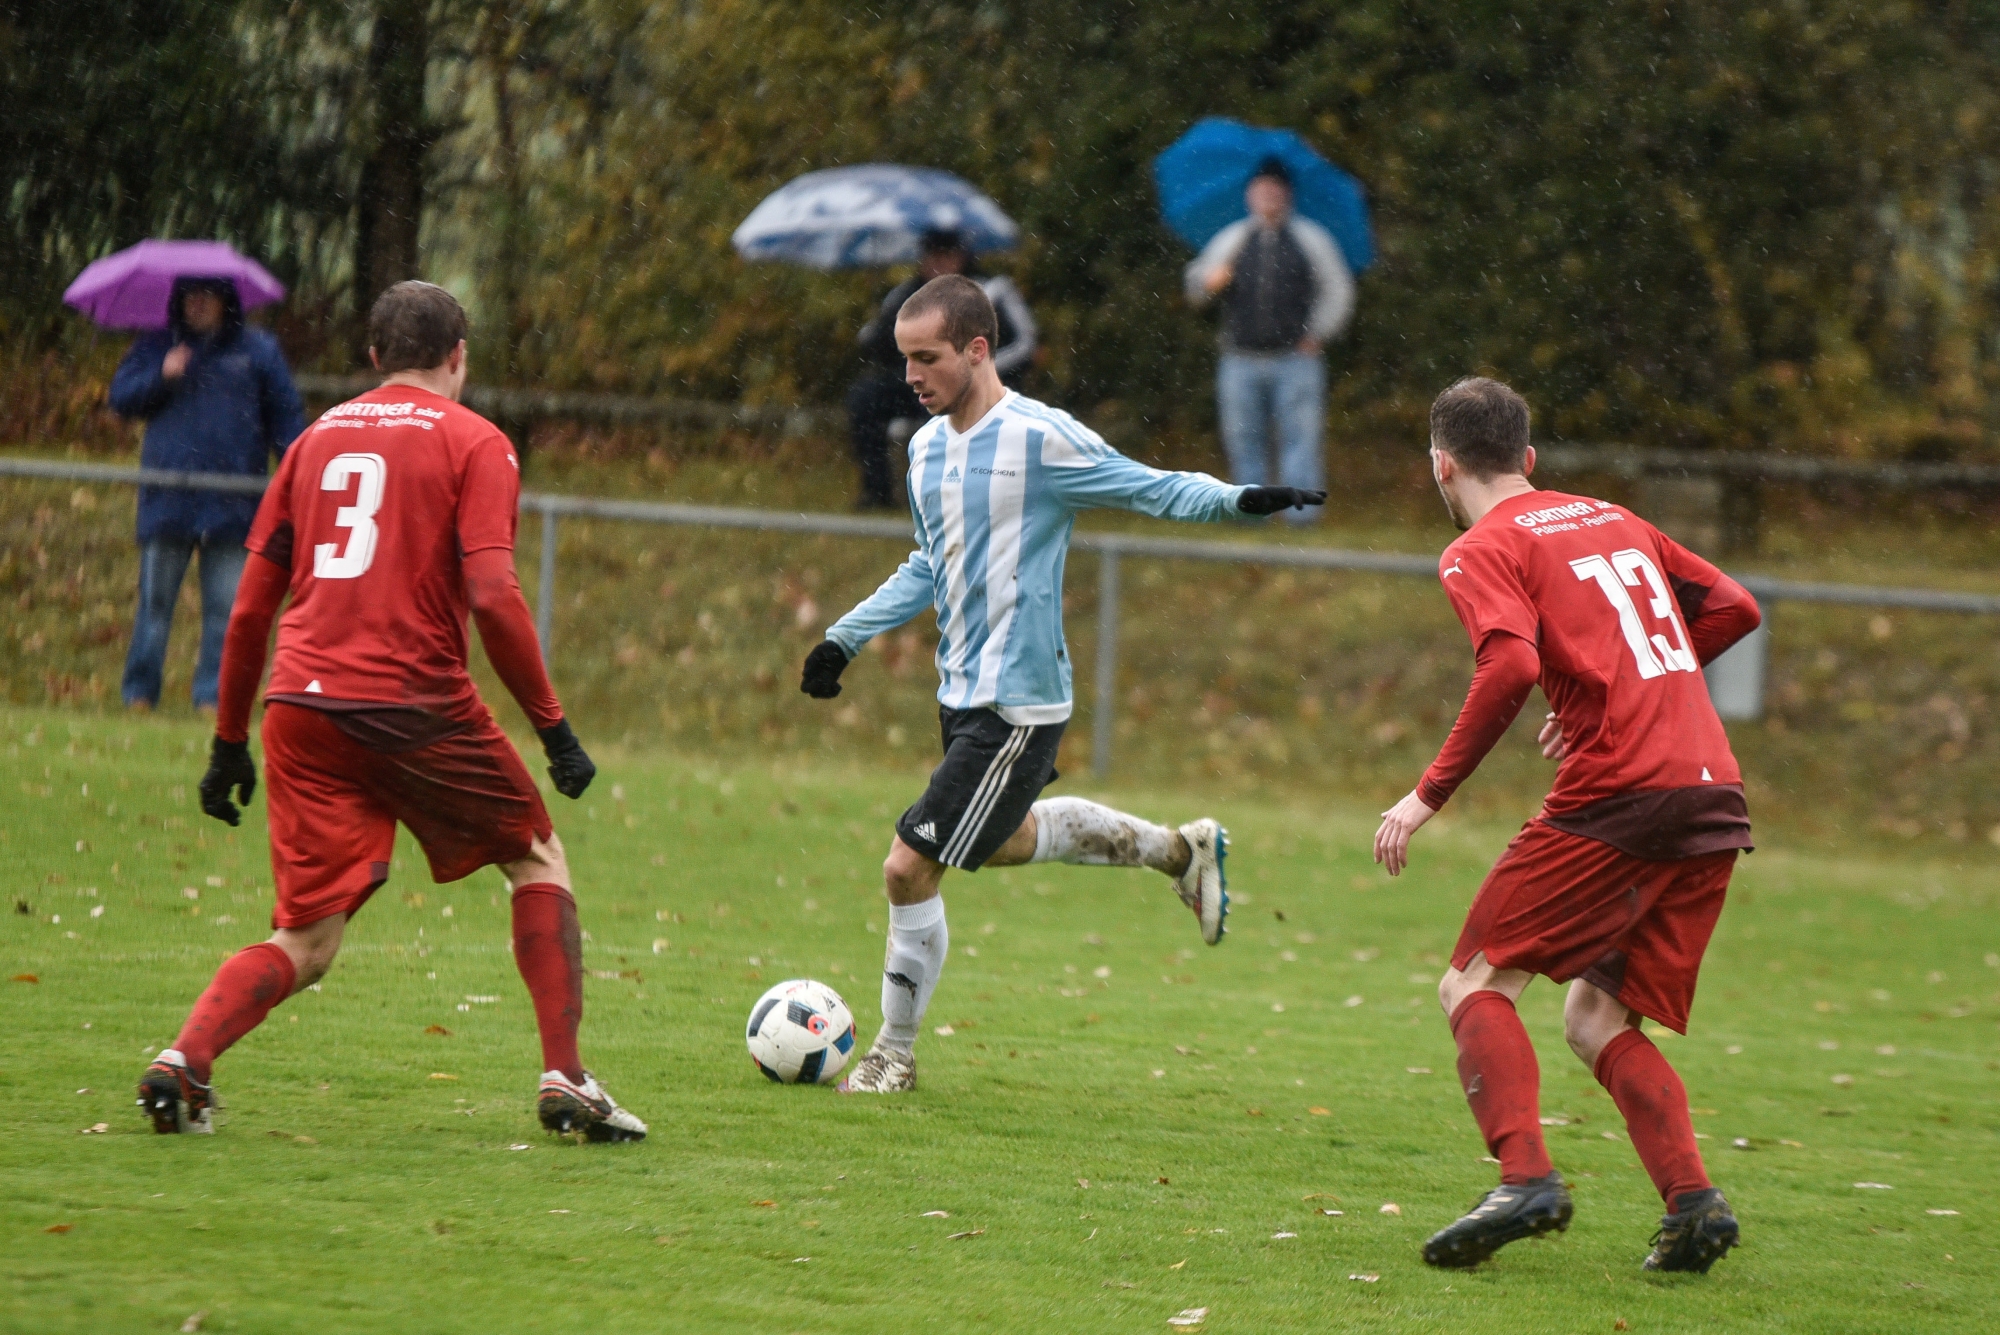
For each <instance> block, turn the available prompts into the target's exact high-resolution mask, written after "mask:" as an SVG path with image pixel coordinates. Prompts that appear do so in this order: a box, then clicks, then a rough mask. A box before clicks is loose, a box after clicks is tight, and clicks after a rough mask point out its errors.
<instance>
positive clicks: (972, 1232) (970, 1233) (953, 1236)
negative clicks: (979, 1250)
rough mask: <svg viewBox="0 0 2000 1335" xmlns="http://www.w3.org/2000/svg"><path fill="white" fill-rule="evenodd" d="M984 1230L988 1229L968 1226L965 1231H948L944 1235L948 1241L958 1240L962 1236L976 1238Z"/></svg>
mask: <svg viewBox="0 0 2000 1335" xmlns="http://www.w3.org/2000/svg"><path fill="white" fill-rule="evenodd" d="M984 1232H986V1230H985V1229H983V1228H968V1229H967V1230H965V1232H963V1233H947V1234H945V1235H944V1240H945V1241H946V1242H957V1241H958V1240H959V1239H960V1238H976V1237H978V1236H980V1235H981V1234H983V1233H984Z"/></svg>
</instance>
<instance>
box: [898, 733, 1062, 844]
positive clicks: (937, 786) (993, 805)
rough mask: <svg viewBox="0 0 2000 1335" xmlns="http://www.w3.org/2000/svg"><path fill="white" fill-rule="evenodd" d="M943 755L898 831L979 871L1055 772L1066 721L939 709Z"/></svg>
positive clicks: (905, 839) (911, 841) (904, 838)
mask: <svg viewBox="0 0 2000 1335" xmlns="http://www.w3.org/2000/svg"><path fill="white" fill-rule="evenodd" d="M938 726H939V730H940V731H941V732H942V734H943V737H944V760H943V761H942V762H940V763H939V765H938V767H937V768H936V769H934V770H932V771H931V782H930V787H928V788H926V789H924V795H923V796H922V797H920V798H918V799H917V800H916V804H915V805H913V806H912V807H911V808H910V809H909V810H908V811H905V812H904V813H903V815H902V819H900V820H898V821H897V822H896V835H897V837H898V838H900V839H901V840H902V841H903V842H904V843H906V844H908V845H909V846H910V847H911V848H914V849H916V850H917V851H918V852H919V853H922V854H923V855H924V856H925V857H927V858H933V859H935V860H937V861H939V862H942V863H944V864H945V865H946V866H947V867H957V868H960V869H961V870H964V871H978V870H979V869H980V867H982V866H984V865H985V863H986V859H988V858H990V857H992V856H993V854H994V852H995V851H996V850H998V849H999V847H1000V845H1002V844H1004V843H1006V842H1007V840H1008V839H1009V838H1011V837H1012V836H1013V834H1014V831H1016V830H1018V829H1020V828H1021V822H1022V821H1024V820H1026V819H1027V818H1028V808H1029V807H1031V806H1033V805H1034V804H1035V799H1036V798H1037V797H1040V796H1041V793H1042V789H1044V788H1046V787H1047V786H1048V785H1049V784H1050V783H1052V782H1054V780H1055V777H1056V747H1057V745H1058V744H1060V743H1061V741H1062V735H1063V728H1064V726H1065V725H1064V724H1061V723H1045V724H1041V725H1039V726H1029V725H1016V724H1012V723H1009V722H1008V721H1007V720H1006V719H1003V718H1001V717H1000V715H999V714H997V713H995V712H994V711H993V710H991V709H943V708H940V709H939V710H938Z"/></svg>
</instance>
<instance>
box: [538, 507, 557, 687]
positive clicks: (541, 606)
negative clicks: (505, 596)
mask: <svg viewBox="0 0 2000 1335" xmlns="http://www.w3.org/2000/svg"><path fill="white" fill-rule="evenodd" d="M555 629H556V507H555V506H554V505H552V504H550V503H549V502H547V501H543V502H542V583H541V589H540V591H539V592H538V593H537V594H536V595H535V635H536V636H537V637H538V638H539V639H540V640H541V642H542V665H543V666H544V667H546V666H548V662H549V652H550V648H551V645H550V641H551V640H553V639H554V637H555Z"/></svg>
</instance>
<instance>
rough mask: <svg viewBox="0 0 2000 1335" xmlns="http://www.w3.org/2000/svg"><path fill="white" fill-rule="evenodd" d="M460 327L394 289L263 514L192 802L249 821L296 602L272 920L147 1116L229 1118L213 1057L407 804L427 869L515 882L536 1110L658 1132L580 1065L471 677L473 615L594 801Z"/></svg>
mask: <svg viewBox="0 0 2000 1335" xmlns="http://www.w3.org/2000/svg"><path fill="white" fill-rule="evenodd" d="M465 333H466V318H465V312H464V311H463V310H462V309H461V308H460V307H459V304H458V302H457V301H455V300H453V298H452V296H451V294H450V293H448V292H446V291H445V290H444V289H443V288H441V287H436V286H434V285H432V284H430V283H419V282H407V283H398V284H396V285H395V286H394V287H392V288H390V289H389V290H388V291H387V292H385V293H383V294H382V296H381V297H380V298H379V299H378V300H377V301H376V302H375V305H374V308H373V309H372V310H371V311H370V312H369V317H368V334H369V342H370V344H371V346H370V348H369V350H368V352H369V357H370V359H371V360H373V361H374V363H375V366H376V368H377V369H378V370H381V371H383V372H385V373H387V375H386V379H384V381H383V382H382V386H381V388H379V389H376V390H372V391H370V392H369V393H367V394H363V395H362V396H361V397H359V398H357V399H354V400H352V401H351V402H348V403H343V404H341V405H340V406H339V407H336V408H333V409H331V410H329V411H328V412H327V413H326V414H325V415H324V416H323V417H321V418H320V419H319V420H318V421H317V422H315V423H314V424H313V425H312V426H311V427H309V428H307V430H306V432H305V434H304V435H302V436H300V437H299V438H298V440H297V441H296V442H295V443H294V444H293V445H292V447H291V448H290V449H289V450H287V451H286V453H285V458H284V462H283V463H282V464H281V465H280V466H279V469H278V474H277V477H276V478H274V479H273V480H272V483H271V487H270V490H268V491H267V492H266V493H265V494H264V500H263V503H262V505H261V506H260V507H259V508H258V511H257V520H256V523H255V525H254V526H253V527H252V529H251V533H250V538H249V542H248V546H249V548H250V551H251V553H252V555H251V557H250V562H249V565H248V566H247V567H246V569H245V570H244V574H243V581H242V585H241V588H240V589H239V591H238V593H237V596H236V604H235V607H234V608H233V609H232V611H231V613H230V618H229V632H228V635H227V636H226V637H225V640H224V647H223V664H222V687H221V700H220V702H219V705H218V708H217V716H216V727H215V742H214V746H213V749H212V752H211V758H210V761H209V767H208V772H207V773H206V774H205V775H204V776H203V777H202V781H201V808H202V810H203V811H204V812H206V813H207V814H208V815H211V816H214V817H215V818H217V819H218V820H225V821H228V822H229V823H230V824H231V825H234V824H236V823H237V820H238V812H237V808H236V805H235V802H232V801H231V800H230V795H231V792H232V790H234V793H235V798H236V801H237V802H244V803H247V802H248V801H249V800H250V795H251V793H252V792H253V791H254V790H255V788H256V785H257V771H256V768H255V766H254V765H253V764H252V763H251V760H250V748H249V727H250V707H251V704H252V702H253V698H254V697H255V695H256V692H257V685H258V682H259V681H260V680H261V678H262V677H263V674H264V658H265V652H266V648H267V645H268V643H269V639H270V633H271V620H272V618H273V616H274V615H275V614H276V613H277V611H278V608H279V605H280V604H281V603H283V602H284V601H285V598H286V595H287V594H289V595H290V599H291V601H290V605H289V606H288V607H286V609H285V614H284V617H283V618H282V620H280V621H279V623H278V647H277V654H276V656H275V661H274V662H273V664H272V668H271V683H270V687H269V690H268V692H267V694H266V695H265V703H266V707H265V710H264V727H263V737H264V763H265V775H266V778H267V779H268V780H269V782H270V807H271V813H270V824H271V867H272V875H273V878H274V880H275V883H276V887H277V907H276V909H275V910H274V911H273V913H272V915H271V918H272V925H273V926H274V927H275V928H276V929H277V930H276V931H275V933H274V934H273V935H272V936H271V939H270V940H268V941H263V942H259V943H258V944H256V945H254V946H250V947H248V948H246V949H244V950H242V951H239V952H238V953H237V954H235V955H234V956H232V957H230V959H229V960H228V961H227V962H226V963H224V964H223V966H222V968H221V969H220V970H219V971H218V972H217V973H216V975H215V980H214V981H213V982H211V983H210V984H209V986H208V990H207V991H205V992H203V993H202V995H201V999H200V1000H198V1001H197V1002H196V1003H195V1006H194V1010H193V1012H192V1013H191V1014H190V1015H189V1016H188V1019H187V1023H186V1025H185V1026H183V1027H182V1029H181V1032H180V1037H179V1038H177V1039H176V1040H175V1041H174V1046H173V1047H172V1048H169V1049H167V1050H166V1051H164V1052H162V1053H160V1055H159V1056H158V1057H156V1058H155V1059H154V1061H153V1063H152V1066H151V1067H150V1068H149V1069H148V1070H147V1072H146V1075H145V1078H144V1079H143V1080H141V1081H140V1084H139V1103H140V1106H141V1107H142V1108H144V1109H145V1111H146V1113H147V1115H148V1116H150V1117H151V1118H152V1121H153V1129H154V1130H156V1131H160V1132H177V1131H204V1132H205V1131H212V1130H213V1129H214V1127H213V1122H212V1121H211V1119H210V1116H209V1112H210V1105H211V1103H212V1099H213V1095H212V1093H211V1089H210V1068H211V1066H212V1064H213V1062H214V1061H215V1059H216V1057H218V1056H219V1055H221V1053H222V1052H223V1051H224V1050H225V1049H227V1048H228V1047H229V1046H230V1045H231V1044H232V1043H234V1042H236V1040H238V1039H239V1038H241V1037H243V1035H245V1034H246V1033H248V1032H249V1031H250V1030H252V1029H254V1028H255V1027H256V1026H257V1025H258V1024H260V1023H262V1022H263V1020H264V1017H265V1016H266V1015H268V1014H269V1013H270V1012H271V1010H272V1008H274V1007H275V1006H277V1005H278V1003H280V1002H281V1001H283V1000H284V999H285V998H286V997H288V996H290V995H291V994H292V993H294V992H296V991H298V990H299V989H300V988H302V987H307V986H310V985H311V984H312V983H313V982H315V981H317V980H318V979H319V978H320V977H321V976H322V975H323V974H325V973H326V971H327V968H328V966H330V965H331V964H332V963H333V957H334V955H335V953H336V952H338V951H339V949H340V941H341V935H342V933H343V931H344V930H345V929H346V925H347V921H348V919H349V918H351V917H352V916H353V915H354V914H355V913H356V912H358V911H359V910H360V908H361V906H362V905H363V904H365V903H367V902H368V897H369V896H370V895H372V894H374V893H375V891H376V890H377V889H378V888H379V887H380V886H381V885H382V883H383V882H384V881H385V880H387V879H388V875H389V856H390V852H391V850H392V849H393V847H394V845H395V836H396V822H397V821H401V822H402V823H403V824H404V825H406V826H408V827H409V829H410V832H411V833H412V834H414V835H415V836H416V837H417V841H418V842H419V843H420V844H422V845H423V849H424V854H425V856H426V857H427V858H428V859H429V861H430V866H431V875H432V876H433V877H434V878H435V879H436V880H437V881H439V882H445V881H456V880H458V879H460V878H462V877H465V876H469V875H471V874H472V873H473V872H474V871H477V870H478V869H479V868H481V867H486V866H495V865H497V866H498V867H499V868H500V869H501V871H502V872H503V873H505V875H506V877H507V882H508V885H509V886H510V887H511V888H512V891H513V931H514V942H513V946H514V961H515V964H516V965H517V966H518V967H519V968H520V971H521V976H522V978H523V979H524V980H526V982H527V985H528V991H529V993H530V995H531V996H532V997H533V999H534V1005H535V1022H536V1025H537V1026H538V1027H539V1029H540V1030H541V1038H542V1061H543V1065H544V1066H545V1067H546V1068H547V1071H546V1073H545V1074H544V1075H543V1076H542V1082H541V1087H540V1090H539V1092H538V1096H537V1099H536V1103H537V1111H538V1113H539V1115H540V1117H541V1121H542V1125H544V1126H545V1127H548V1128H549V1129H550V1130H552V1131H557V1132H563V1133H569V1132H581V1133H583V1134H584V1135H586V1136H588V1137H589V1138H590V1139H592V1140H639V1139H642V1138H643V1137H644V1136H645V1134H646V1124H645V1123H644V1122H641V1121H640V1120H639V1119H638V1118H636V1117H634V1116H633V1115H632V1114H631V1113H629V1112H626V1111H625V1110H624V1109H622V1108H620V1107H619V1106H618V1105H617V1103H616V1102H614V1101H613V1100H612V1098H611V1096H610V1095H608V1094H606V1093H605V1092H604V1090H603V1089H602V1088H601V1087H600V1086H599V1085H598V1083H597V1081H596V1080H595V1079H594V1078H592V1076H591V1075H590V1073H589V1072H587V1071H585V1070H584V1069H583V1064H582V1061H581V1059H580V1058H579V1057H578V1056H577V1048H576V1032H577V1026H578V1023H579V1022H580V1021H581V1019H582V1016H583V954H582V944H581V933H580V932H579V930H578V927H577V918H576V901H575V899H574V898H573V897H572V896H571V894H570V879H569V868H568V866H567V864H566V862H565V860H564V858H563V849H562V843H561V842H560V841H559V840H558V839H557V838H556V835H555V830H554V828H553V827H552V826H551V825H550V823H549V816H548V812H547V811H546V810H545V809H544V808H543V806H542V799H541V795H540V794H539V793H538V792H537V791H536V788H535V782H534V780H533V778H531V777H530V776H529V774H528V771H527V768H526V767H525V766H524V765H523V764H522V763H521V758H520V756H519V755H518V754H516V752H515V750H514V747H513V745H512V743H510V742H509V741H508V740H507V737H506V735H505V734H504V733H502V732H501V731H500V728H499V725H498V724H496V723H495V722H494V720H493V716H492V714H490V713H489V712H488V711H487V709H486V705H485V704H484V703H483V702H482V701H481V700H480V698H479V694H478V692H477V691H476V690H474V688H473V685H472V679H471V677H470V676H468V675H467V672H466V636H465V623H466V617H467V614H468V612H469V613H470V615H471V618H472V620H473V621H475V622H476V623H477V624H478V626H479V637H480V640H481V641H482V642H483V643H484V645H485V646H486V656H487V658H488V659H490V660H491V661H492V664H493V667H494V670H495V671H496V672H497V673H498V674H499V676H500V680H501V681H502V682H504V683H505V684H506V686H507V689H508V691H509V692H510V693H511V694H512V695H513V697H514V699H515V700H516V701H518V702H519V703H520V706H521V708H522V710H523V711H525V712H526V713H527V715H528V717H529V719H530V720H532V721H533V723H534V725H535V728H536V730H537V732H538V733H539V734H540V736H541V739H542V745H543V748H544V749H545V750H546V752H547V754H548V758H549V761H550V765H549V776H550V778H551V779H553V780H554V782H555V786H556V789H557V791H559V792H561V793H562V794H563V795H564V796H566V797H571V798H574V797H577V796H579V795H581V794H582V792H583V790H584V789H585V787H587V786H588V785H589V783H590V780H591V778H592V776H594V775H595V774H596V768H595V767H594V766H593V765H592V764H591V763H590V757H588V756H587V755H585V754H584V751H583V748H582V747H581V746H580V745H578V743H577V740H576V736H575V734H574V733H573V732H571V730H570V726H569V723H568V722H567V721H566V720H565V719H564V718H563V713H562V706H561V705H560V704H558V703H557V701H556V696H555V692H554V690H553V689H551V687H550V685H549V679H548V675H547V673H546V672H545V671H544V670H543V667H542V659H541V649H540V646H539V644H538V643H537V642H536V638H535V628H534V622H533V621H532V620H531V619H530V618H529V615H528V607H527V603H526V602H525V600H524V599H523V598H522V597H521V588H520V584H519V583H518V582H517V581H516V579H515V577H514V552H513V548H514V528H515V521H516V507H517V503H518V498H519V495H520V485H521V484H520V468H519V464H518V462H517V461H516V459H515V457H514V452H513V447H512V446H510V445H509V444H508V442H507V438H506V436H504V435H502V434H501V432H500V431H499V429H498V428H496V427H495V426H493V424H492V423H490V422H488V421H486V420H485V419H484V418H482V417H480V416H479V415H478V414H477V413H474V412H472V411H471V410H469V409H467V408H464V407H461V406H460V405H459V403H458V397H459V394H460V392H461V391H462V389H463V388H464V385H465Z"/></svg>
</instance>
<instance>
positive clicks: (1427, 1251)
mask: <svg viewBox="0 0 2000 1335" xmlns="http://www.w3.org/2000/svg"><path fill="white" fill-rule="evenodd" d="M1574 1213H1575V1207H1573V1206H1572V1205H1571V1204H1570V1199H1569V1187H1568V1186H1566V1185H1565V1184H1564V1183H1563V1180H1562V1174H1561V1173H1550V1174H1549V1175H1548V1176H1547V1177H1536V1178H1530V1179H1529V1180H1528V1181H1526V1182H1522V1183H1520V1184H1518V1185H1512V1186H1510V1185H1506V1184H1504V1183H1503V1184H1502V1185H1500V1186H1497V1187H1495V1188H1494V1189H1493V1190H1491V1191H1489V1192H1487V1193H1486V1194H1485V1195H1484V1196H1483V1197H1481V1198H1480V1200H1479V1203H1478V1204H1477V1205H1475V1206H1473V1207H1472V1209H1471V1210H1470V1211H1468V1212H1467V1213H1466V1214H1465V1215H1463V1216H1461V1217H1460V1218H1459V1219H1458V1220H1457V1222H1455V1223H1453V1224H1451V1225H1450V1226H1449V1227H1446V1228H1444V1229H1441V1230H1439V1231H1438V1232H1437V1233H1435V1234H1433V1235H1432V1236H1431V1240H1430V1241H1429V1242H1426V1243H1425V1244H1424V1262H1425V1264H1427V1265H1434V1266H1442V1267H1444V1268H1446V1269H1452V1270H1462V1269H1467V1268H1469V1267H1471V1266H1476V1265H1478V1264H1479V1263H1480V1262H1481V1261H1484V1260H1485V1259H1486V1258H1487V1257H1489V1256H1491V1255H1493V1253H1495V1252H1497V1251H1499V1250H1500V1249H1501V1248H1502V1247H1505V1246H1506V1245H1507V1244H1508V1243H1510V1242H1519V1241H1520V1240H1521V1239H1522V1238H1534V1237H1540V1236H1541V1235H1542V1234H1544V1233H1560V1232H1562V1231H1563V1230H1565V1229H1567V1228H1568V1227H1569V1221H1570V1216H1571V1215H1572V1214H1574Z"/></svg>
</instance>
